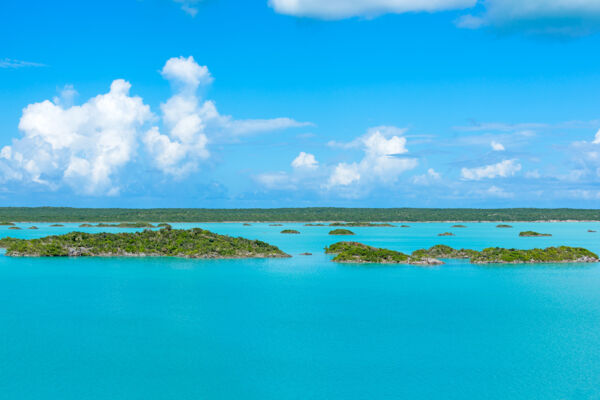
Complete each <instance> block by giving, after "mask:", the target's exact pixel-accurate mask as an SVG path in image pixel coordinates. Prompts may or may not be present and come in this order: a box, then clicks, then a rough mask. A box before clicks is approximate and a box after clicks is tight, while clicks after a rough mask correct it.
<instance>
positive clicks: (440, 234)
mask: <svg viewBox="0 0 600 400" xmlns="http://www.w3.org/2000/svg"><path fill="white" fill-rule="evenodd" d="M438 236H455V235H454V233H452V232H444V233H438Z"/></svg>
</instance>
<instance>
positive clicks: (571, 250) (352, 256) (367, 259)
mask: <svg viewBox="0 0 600 400" xmlns="http://www.w3.org/2000/svg"><path fill="white" fill-rule="evenodd" d="M325 252H326V253H329V254H336V256H335V257H334V258H333V261H336V262H347V263H384V264H390V263H396V264H422V265H436V264H443V262H442V261H441V260H440V259H469V260H470V262H471V263H472V264H530V263H575V262H579V263H590V262H598V255H596V254H595V253H592V252H591V251H589V250H587V249H584V248H581V247H568V246H560V247H548V248H545V249H530V250H520V249H503V248H499V247H490V248H486V249H483V250H481V251H477V250H470V249H454V248H452V247H450V246H446V245H436V246H433V247H431V248H429V249H420V250H415V251H414V252H413V253H412V254H410V255H408V254H405V253H402V252H398V251H394V250H389V249H381V248H376V247H371V246H367V245H365V244H362V243H357V242H339V243H335V244H332V245H331V246H329V247H326V248H325Z"/></svg>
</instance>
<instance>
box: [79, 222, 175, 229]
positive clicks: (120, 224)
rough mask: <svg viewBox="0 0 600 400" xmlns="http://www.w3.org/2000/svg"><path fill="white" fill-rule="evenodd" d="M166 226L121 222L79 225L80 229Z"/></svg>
mask: <svg viewBox="0 0 600 400" xmlns="http://www.w3.org/2000/svg"><path fill="white" fill-rule="evenodd" d="M164 225H165V224H159V225H157V226H154V225H152V224H150V223H148V222H121V223H118V224H109V223H105V222H100V223H98V224H96V225H93V224H88V223H85V224H81V225H79V227H80V228H156V227H161V226H164Z"/></svg>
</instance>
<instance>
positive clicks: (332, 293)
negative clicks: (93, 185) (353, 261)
mask: <svg viewBox="0 0 600 400" xmlns="http://www.w3.org/2000/svg"><path fill="white" fill-rule="evenodd" d="M36 225H37V226H38V227H40V229H39V230H27V229H24V230H21V231H14V230H7V228H6V227H1V228H0V235H2V236H6V235H11V236H19V237H34V236H35V237H39V236H45V235H47V234H51V233H53V234H58V233H65V232H68V231H71V230H76V229H77V230H84V231H88V232H94V231H99V229H96V228H77V224H66V226H65V227H64V228H50V227H49V226H48V225H49V224H36ZM410 225H411V227H410V228H399V227H398V228H352V230H353V231H355V232H357V235H356V236H355V237H353V240H358V241H361V242H364V243H367V244H371V245H375V246H382V247H388V248H393V249H397V250H402V251H412V250H415V249H417V248H422V247H428V246H431V245H433V244H437V243H445V244H449V245H452V246H456V247H467V248H475V249H481V248H483V247H487V246H491V245H498V246H502V247H520V248H531V247H536V246H537V247H545V246H549V245H558V244H566V245H572V246H582V247H586V248H588V249H590V250H592V251H595V252H600V233H588V232H587V230H588V229H593V230H597V231H599V232H600V224H598V223H536V224H521V223H514V224H512V225H513V226H514V228H512V229H498V228H496V227H495V225H496V224H490V223H485V224H484V223H481V224H477V223H467V224H466V225H467V226H468V227H467V228H464V229H456V228H455V229H453V228H450V226H451V225H452V224H448V223H446V224H442V223H435V224H434V223H431V224H410ZM19 226H22V227H27V226H29V225H28V224H19ZM191 226H201V227H203V228H207V229H210V230H213V231H215V232H218V233H226V234H231V235H236V236H243V237H248V238H260V239H262V240H265V241H267V242H270V243H273V244H275V245H278V246H280V247H281V248H282V249H283V250H284V251H287V252H289V253H290V254H293V255H294V257H293V258H291V259H280V260H236V261H202V260H185V259H157V258H152V259H116V258H114V259H102V258H88V259H84V258H79V259H31V258H29V259H20V258H17V259H15V258H9V257H6V256H3V255H0V398H1V399H10V400H13V399H19V400H25V399H35V400H45V399H53V400H59V399H60V400H96V399H111V400H119V399H127V400H133V399H140V400H142V399H143V400H148V399H181V400H183V399H186V400H187V399H194V400H196V399H219V400H221V399H225V400H229V399H236V400H239V399H256V400H268V399H273V400H284V399H302V400H305V399H328V400H329V399H340V400H354V399H365V400H376V399H411V400H415V399H419V400H420V399H427V400H437V399H444V400H450V399H457V400H458V399H460V400H465V399H473V400H481V399H494V400H507V399H523V400H534V399H544V400H548V399H557V400H558V399H594V400H596V399H600V266H599V265H598V264H587V265H581V264H579V265H564V264H563V265H527V266H505V267H482V266H472V265H469V264H468V263H466V262H462V261H460V262H449V263H448V264H446V265H443V266H440V267H434V268H420V267H414V266H351V265H336V264H334V263H332V262H330V261H329V259H330V257H329V256H326V255H325V254H323V251H322V249H323V247H324V246H326V245H328V244H330V243H332V242H335V241H338V240H347V238H345V237H344V238H339V237H330V236H328V235H327V232H328V231H329V230H330V228H328V227H304V226H303V225H302V224H284V227H271V226H268V224H253V225H252V226H242V224H197V225H191V224H189V225H188V224H181V225H176V227H191ZM284 228H293V229H298V230H300V231H301V234H300V235H281V234H280V233H279V231H281V230H282V229H284ZM104 229H106V228H104ZM527 229H531V230H535V231H538V232H544V233H552V234H553V236H552V237H547V238H519V237H518V232H519V231H521V230H527ZM108 230H110V228H109V229H108ZM450 230H451V231H454V232H455V233H456V235H457V236H455V237H437V234H438V233H441V232H445V231H450ZM114 231H117V230H116V229H114ZM121 231H122V230H121ZM303 252H311V253H313V254H314V255H313V256H298V254H299V253H303Z"/></svg>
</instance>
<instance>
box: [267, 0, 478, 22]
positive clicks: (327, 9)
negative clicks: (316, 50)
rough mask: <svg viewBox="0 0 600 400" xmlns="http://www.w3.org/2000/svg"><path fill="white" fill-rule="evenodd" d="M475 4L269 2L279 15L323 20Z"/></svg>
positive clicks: (460, 0) (468, 0)
mask: <svg viewBox="0 0 600 400" xmlns="http://www.w3.org/2000/svg"><path fill="white" fill-rule="evenodd" d="M476 2H477V1H476V0H352V1H348V0H327V1H324V0H269V5H270V6H271V7H273V9H274V10H275V11H276V12H278V13H280V14H287V15H294V16H299V17H314V18H322V19H341V18H348V17H355V16H367V17H369V16H376V15H379V14H386V13H406V12H419V11H424V12H434V11H442V10H452V9H462V8H468V7H473V6H474V5H475V4H476Z"/></svg>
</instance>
